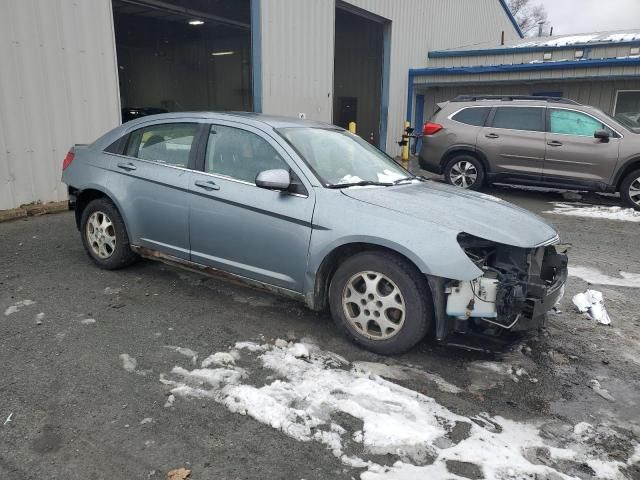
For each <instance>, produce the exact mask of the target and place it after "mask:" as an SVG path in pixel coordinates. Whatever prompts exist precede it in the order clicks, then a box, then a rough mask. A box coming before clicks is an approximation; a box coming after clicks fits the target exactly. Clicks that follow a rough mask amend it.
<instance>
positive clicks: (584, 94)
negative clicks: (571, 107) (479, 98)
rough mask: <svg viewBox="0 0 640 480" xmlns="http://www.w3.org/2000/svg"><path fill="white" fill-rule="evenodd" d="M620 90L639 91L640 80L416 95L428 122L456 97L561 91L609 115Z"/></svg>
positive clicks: (449, 89)
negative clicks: (422, 100) (422, 99)
mask: <svg viewBox="0 0 640 480" xmlns="http://www.w3.org/2000/svg"><path fill="white" fill-rule="evenodd" d="M618 90H640V78H638V79H637V80H602V81H573V82H553V81H549V82H536V83H511V84H498V85H496V84H493V85H455V86H439V87H431V88H427V89H423V88H419V89H418V90H417V93H424V95H425V108H424V111H425V119H428V118H429V117H430V116H431V115H432V114H433V112H435V108H436V104H437V103H440V102H445V101H447V100H449V99H451V98H454V97H456V96H457V95H465V94H466V95H469V94H485V95H507V94H511V95H531V94H533V93H536V92H538V93H540V92H561V93H562V95H563V96H565V97H567V98H571V99H573V100H577V101H578V102H580V103H584V104H586V105H592V106H594V107H597V108H599V109H601V110H603V111H605V112H607V113H609V114H611V113H612V112H613V108H614V105H615V101H616V92H617V91H618Z"/></svg>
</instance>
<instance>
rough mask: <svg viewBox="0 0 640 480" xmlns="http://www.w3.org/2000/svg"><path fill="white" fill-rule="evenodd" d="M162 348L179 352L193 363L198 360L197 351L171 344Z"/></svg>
mask: <svg viewBox="0 0 640 480" xmlns="http://www.w3.org/2000/svg"><path fill="white" fill-rule="evenodd" d="M164 348H167V349H169V350H173V351H174V352H176V353H179V354H180V355H184V356H185V357H189V358H190V359H191V361H192V362H193V364H194V365H195V364H196V363H197V362H198V353H197V352H194V351H193V350H191V349H190V348H184V347H175V346H173V345H165V346H164Z"/></svg>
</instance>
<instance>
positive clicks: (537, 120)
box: [493, 107, 545, 132]
mask: <svg viewBox="0 0 640 480" xmlns="http://www.w3.org/2000/svg"><path fill="white" fill-rule="evenodd" d="M544 111H545V109H544V108H532V107H498V108H496V114H495V116H494V117H493V126H494V127H495V128H507V129H510V130H528V131H531V132H544Z"/></svg>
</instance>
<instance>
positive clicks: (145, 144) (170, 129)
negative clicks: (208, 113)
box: [126, 123, 198, 167]
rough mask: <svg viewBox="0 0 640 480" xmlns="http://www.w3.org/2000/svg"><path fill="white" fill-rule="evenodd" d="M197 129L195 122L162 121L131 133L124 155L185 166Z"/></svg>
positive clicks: (187, 162)
mask: <svg viewBox="0 0 640 480" xmlns="http://www.w3.org/2000/svg"><path fill="white" fill-rule="evenodd" d="M197 131H198V124H196V123H163V124H160V125H152V126H149V127H144V128H141V129H139V130H136V131H134V132H132V133H131V135H130V136H129V143H128V144H127V150H126V155H127V156H129V157H135V158H139V159H141V160H151V161H154V162H158V163H165V164H168V165H173V166H176V167H186V166H187V165H188V164H189V155H190V154H191V147H192V146H193V139H194V138H195V136H196V133H197Z"/></svg>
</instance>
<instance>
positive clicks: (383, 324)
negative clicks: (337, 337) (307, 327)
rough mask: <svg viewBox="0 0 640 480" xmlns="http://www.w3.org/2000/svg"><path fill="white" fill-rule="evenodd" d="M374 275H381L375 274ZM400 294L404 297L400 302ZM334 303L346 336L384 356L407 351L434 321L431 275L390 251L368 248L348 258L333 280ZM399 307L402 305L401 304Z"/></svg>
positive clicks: (331, 295) (331, 299) (335, 315)
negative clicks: (430, 288) (428, 282)
mask: <svg viewBox="0 0 640 480" xmlns="http://www.w3.org/2000/svg"><path fill="white" fill-rule="evenodd" d="M363 275H367V279H368V281H369V282H370V283H369V288H365V280H364V277H363ZM374 275H376V276H377V277H375V278H372V277H373V276H374ZM373 287H377V288H373ZM394 292H397V293H398V294H399V295H400V297H399V300H400V302H398V295H397V294H396V293H394ZM343 295H344V297H343ZM343 299H344V303H343ZM349 300H351V301H349ZM354 300H355V301H354ZM362 302H366V303H365V304H364V305H363V304H362ZM383 302H384V303H383ZM385 304H386V305H385ZM329 306H330V309H331V316H332V317H333V321H334V322H335V324H336V325H337V326H338V328H339V329H340V330H341V331H342V332H343V333H344V334H346V335H347V336H348V337H349V338H350V339H351V340H353V341H354V342H355V343H357V344H359V345H361V346H362V347H364V348H366V349H367V350H370V351H372V352H375V353H378V354H382V355H392V354H398V353H403V352H406V351H407V350H409V349H410V348H412V347H413V346H415V345H416V344H417V343H418V342H419V341H420V340H422V339H423V338H424V336H425V335H426V334H427V331H428V330H429V327H430V326H431V323H432V320H433V301H432V299H431V292H430V290H429V288H428V286H427V280H426V278H424V276H423V275H422V274H421V273H420V272H419V271H418V270H417V269H416V268H415V267H414V266H413V265H411V264H410V263H409V262H407V261H406V260H404V259H402V258H400V257H398V256H396V255H393V254H390V253H384V252H363V253H359V254H356V255H354V256H352V257H350V258H348V259H347V260H345V261H344V262H343V263H342V264H341V265H340V266H339V267H338V269H337V270H336V272H335V274H334V276H333V278H332V279H331V285H330V286H329ZM398 306H399V307H401V308H395V307H398ZM356 307H357V308H356ZM402 308H404V313H403V312H402V310H401V309H402ZM365 321H366V323H365ZM358 325H359V326H358Z"/></svg>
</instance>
